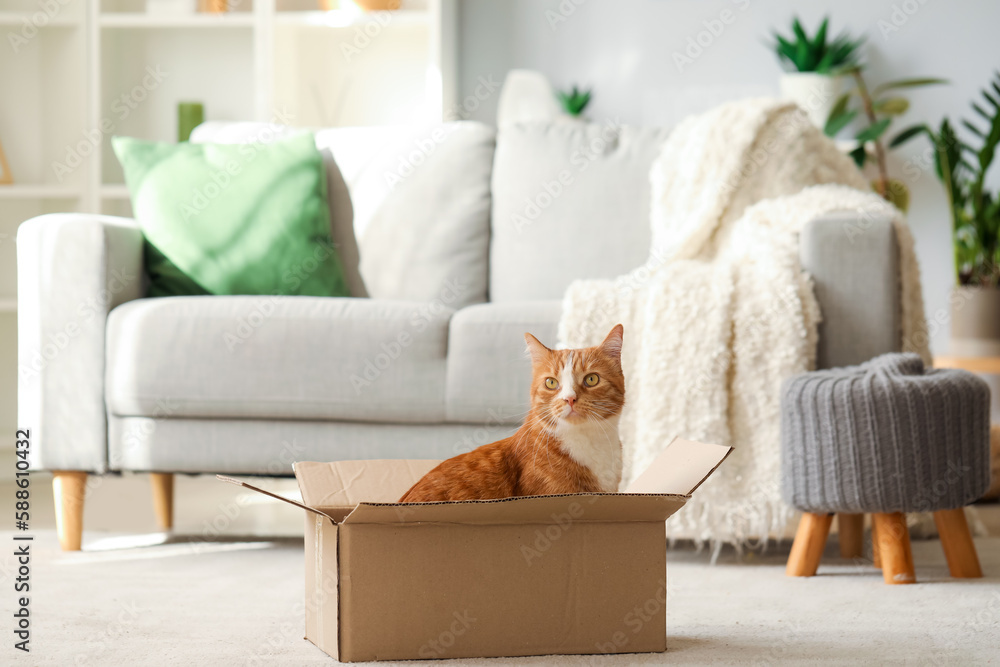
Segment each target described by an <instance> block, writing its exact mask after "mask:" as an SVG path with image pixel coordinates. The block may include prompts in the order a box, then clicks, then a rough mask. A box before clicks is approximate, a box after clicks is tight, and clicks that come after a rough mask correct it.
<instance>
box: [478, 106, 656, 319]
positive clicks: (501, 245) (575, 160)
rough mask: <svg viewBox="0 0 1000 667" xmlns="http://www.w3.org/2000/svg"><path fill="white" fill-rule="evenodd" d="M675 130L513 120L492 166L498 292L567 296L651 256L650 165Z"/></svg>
mask: <svg viewBox="0 0 1000 667" xmlns="http://www.w3.org/2000/svg"><path fill="white" fill-rule="evenodd" d="M666 137H667V132H666V130H659V129H636V128H630V127H621V126H618V125H614V124H605V125H596V124H595V125H584V124H578V123H554V124H533V125H513V126H510V127H505V128H503V130H501V132H500V134H499V135H498V137H497V148H496V159H495V160H494V165H493V216H492V222H491V225H492V231H493V235H492V240H491V244H490V300H491V301H494V302H500V301H517V300H524V299H558V298H561V297H562V295H563V292H565V290H566V287H567V286H568V285H569V284H570V283H571V282H572V281H573V280H576V279H579V278H614V277H617V276H619V275H622V274H624V273H627V272H628V271H630V270H631V269H634V268H636V267H637V266H639V265H640V264H642V263H643V262H644V261H646V259H647V256H648V254H649V242H650V226H649V203H650V187H649V170H650V167H651V166H652V164H653V160H654V159H655V158H656V156H657V155H658V154H659V152H660V147H661V145H662V144H663V142H664V140H665V139H666Z"/></svg>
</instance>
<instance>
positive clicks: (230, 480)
mask: <svg viewBox="0 0 1000 667" xmlns="http://www.w3.org/2000/svg"><path fill="white" fill-rule="evenodd" d="M215 478H216V479H218V480H222V481H223V482H228V483H230V484H235V485H236V486H242V487H243V488H245V489H250V490H251V491H256V492H257V493H263V494H264V495H265V496H270V497H271V498H274V499H275V500H280V501H281V502H283V503H288V504H289V505H295V506H296V507H298V508H300V509H304V510H305V511H307V512H312V513H313V514H319V515H320V516H325V517H326V518H327V519H330V520H331V521H334V522H336V519H335V518H334V516H333V515H331V514H330V513H329V512H326V511H324V510H322V509H317V508H315V507H309V506H308V505H303V504H302V503H300V502H297V501H295V500H292V499H291V498H285V497H284V496H279V495H278V494H276V493H271V492H270V491H265V490H264V489H262V488H260V487H258V486H254V485H253V484H247V483H246V482H244V481H243V480H241V479H234V478H232V477H226V476H225V475H216V476H215Z"/></svg>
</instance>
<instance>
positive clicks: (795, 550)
mask: <svg viewBox="0 0 1000 667" xmlns="http://www.w3.org/2000/svg"><path fill="white" fill-rule="evenodd" d="M831 523H833V515H832V514H811V513H809V512H806V513H805V514H803V515H802V518H801V519H800V520H799V529H798V531H797V532H796V533H795V542H793V543H792V552H791V553H790V554H788V565H787V566H786V567H785V574H787V575H788V576H789V577H811V576H813V575H814V574H816V570H817V569H818V568H819V561H820V559H821V558H822V557H823V547H825V546H826V538H827V537H828V536H829V535H830V524H831Z"/></svg>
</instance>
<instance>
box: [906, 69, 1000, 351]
mask: <svg viewBox="0 0 1000 667" xmlns="http://www.w3.org/2000/svg"><path fill="white" fill-rule="evenodd" d="M989 88H990V89H992V90H990V89H984V90H983V91H982V96H983V102H982V104H977V103H976V102H973V103H972V109H973V111H975V112H976V114H977V115H978V116H979V117H980V118H981V120H980V121H978V124H977V123H973V122H971V121H968V120H963V121H962V126H963V127H965V129H966V130H968V132H969V134H970V135H971V136H972V137H973V138H972V139H971V141H972V142H974V143H975V144H976V145H975V146H974V145H972V144H970V143H966V142H965V141H963V140H962V139H961V138H960V137H959V136H958V133H957V132H956V131H955V128H954V126H953V125H952V124H951V122H950V121H949V120H948V119H947V118H945V119H944V120H943V121H941V125H940V127H939V128H938V130H936V131H935V130H933V129H931V128H930V127H928V126H926V125H916V126H913V127H910V128H908V129H906V130H904V131H902V132H900V133H899V135H897V136H896V137H895V138H894V139H893V140H892V143H891V144H890V145H898V144H900V143H902V142H903V141H906V140H907V139H909V138H911V137H913V136H916V135H919V134H923V135H926V136H927V138H928V139H930V141H931V144H932V145H933V147H934V169H935V171H936V172H937V175H938V178H940V179H941V182H942V183H943V184H944V189H945V192H946V193H947V195H948V208H949V210H950V212H951V223H952V243H953V246H954V252H955V282H956V285H955V291H954V293H953V294H952V298H951V299H950V302H951V348H952V349H951V352H952V354H954V355H956V356H968V357H975V356H997V355H1000V287H998V285H1000V191H997V192H991V191H990V190H989V189H988V186H987V185H986V178H987V172H988V171H989V168H990V166H991V165H992V164H993V159H994V157H995V155H996V149H997V145H998V144H1000V72H998V73H997V74H996V75H995V77H994V80H993V81H992V82H990V87H989Z"/></svg>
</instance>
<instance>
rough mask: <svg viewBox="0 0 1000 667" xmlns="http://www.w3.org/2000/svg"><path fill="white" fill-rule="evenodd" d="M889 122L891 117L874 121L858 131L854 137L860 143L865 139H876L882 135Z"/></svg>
mask: <svg viewBox="0 0 1000 667" xmlns="http://www.w3.org/2000/svg"><path fill="white" fill-rule="evenodd" d="M891 122H892V119H891V118H883V119H882V120H878V121H875V122H874V123H872V124H871V125H869V126H868V127H866V128H865V129H863V130H861V131H860V132H858V134H857V135H856V136H855V137H854V138H855V139H857V140H858V141H860V142H861V143H865V142H866V141H876V140H877V139H878V138H879V137H881V136H882V133H883V132H885V130H886V128H888V127H889V123H891Z"/></svg>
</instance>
